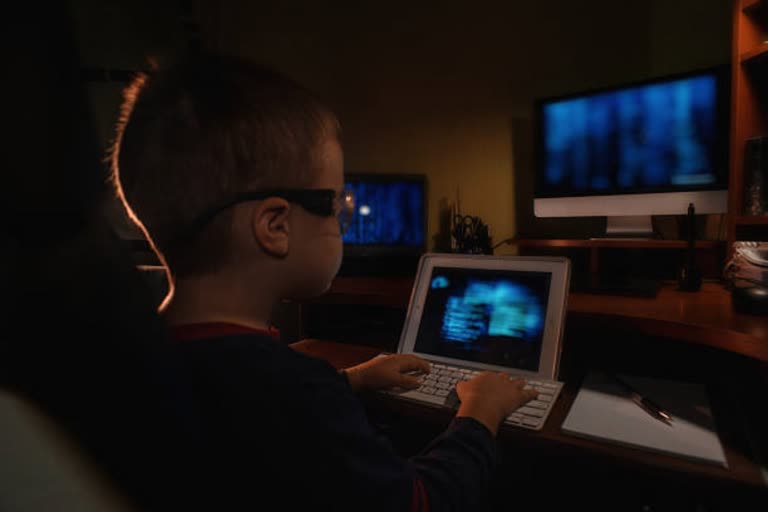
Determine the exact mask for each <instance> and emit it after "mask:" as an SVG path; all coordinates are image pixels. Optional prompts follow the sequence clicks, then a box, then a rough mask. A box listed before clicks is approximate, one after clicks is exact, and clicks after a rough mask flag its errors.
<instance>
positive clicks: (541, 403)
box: [525, 400, 549, 409]
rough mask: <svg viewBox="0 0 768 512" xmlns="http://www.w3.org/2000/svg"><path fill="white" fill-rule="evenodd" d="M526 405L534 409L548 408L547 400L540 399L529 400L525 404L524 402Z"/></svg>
mask: <svg viewBox="0 0 768 512" xmlns="http://www.w3.org/2000/svg"><path fill="white" fill-rule="evenodd" d="M525 406H526V407H533V408H534V409H548V408H549V404H548V403H547V402H544V401H541V400H531V401H530V402H528V403H527V404H525Z"/></svg>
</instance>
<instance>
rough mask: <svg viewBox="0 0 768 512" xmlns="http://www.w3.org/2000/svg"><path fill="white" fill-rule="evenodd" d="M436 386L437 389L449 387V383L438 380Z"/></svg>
mask: <svg viewBox="0 0 768 512" xmlns="http://www.w3.org/2000/svg"><path fill="white" fill-rule="evenodd" d="M437 388H438V389H451V385H450V384H448V383H447V382H438V383H437Z"/></svg>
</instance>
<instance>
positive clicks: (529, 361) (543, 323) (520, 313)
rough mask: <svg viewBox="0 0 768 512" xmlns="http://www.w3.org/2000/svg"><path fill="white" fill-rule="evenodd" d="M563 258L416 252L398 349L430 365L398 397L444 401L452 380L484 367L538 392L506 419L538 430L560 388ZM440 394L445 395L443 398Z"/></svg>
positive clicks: (565, 281)
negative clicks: (417, 383)
mask: <svg viewBox="0 0 768 512" xmlns="http://www.w3.org/2000/svg"><path fill="white" fill-rule="evenodd" d="M569 280H570V261H569V260H568V259H567V258H552V257H516V256H482V255H477V256H476V255H456V254H426V255H424V256H423V257H422V258H421V261H420V263H419V269H418V273H417V275H416V280H415V282H414V286H413V290H412V292H411V300H410V304H409V306H408V314H407V315H406V319H405V325H404V326H403V332H402V335H401V337H400V344H399V346H398V350H397V352H398V353H399V354H415V355H418V356H420V357H422V358H424V359H426V360H428V361H429V362H430V364H431V366H432V371H431V373H430V374H429V375H426V376H421V387H420V388H418V389H416V390H411V391H405V392H403V391H394V392H393V393H394V394H395V395H397V396H399V397H401V398H403V399H408V400H415V401H418V402H423V403H427V404H432V405H436V406H440V407H451V406H453V405H455V404H452V403H451V400H452V399H455V398H456V395H455V393H451V391H452V389H453V388H454V387H455V385H456V383H457V382H458V381H459V380H462V379H464V380H468V379H470V378H472V377H473V376H474V375H476V374H477V373H479V372H482V371H486V370H491V371H500V372H505V373H508V374H510V375H512V376H515V377H523V378H525V379H526V381H527V384H528V386H529V387H534V388H536V389H537V390H538V391H539V396H538V397H537V399H535V400H533V401H532V402H529V403H528V404H526V405H525V406H523V407H521V408H519V409H518V410H517V411H515V412H514V413H512V414H511V415H510V416H509V417H507V419H506V420H505V423H506V424H510V425H515V426H520V427H524V428H529V429H533V430H540V429H541V428H543V426H544V424H545V422H546V420H547V418H548V417H549V413H550V411H551V410H552V406H553V404H554V403H555V401H556V400H557V397H558V396H559V395H560V391H561V389H562V383H561V382H558V381H557V371H558V364H559V360H560V347H561V338H562V334H563V325H564V323H565V314H566V303H567V298H568V285H569ZM446 398H448V402H447V403H446Z"/></svg>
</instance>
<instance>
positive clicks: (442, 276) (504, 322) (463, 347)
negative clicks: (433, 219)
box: [415, 268, 551, 371]
mask: <svg viewBox="0 0 768 512" xmlns="http://www.w3.org/2000/svg"><path fill="white" fill-rule="evenodd" d="M550 279H551V275H550V274H549V273H546V272H509V271H492V270H469V269H459V268H435V269H433V272H432V277H431V281H430V284H431V285H430V290H429V292H428V294H427V298H426V300H425V303H424V313H423V315H422V319H421V323H420V325H419V333H418V335H417V339H416V344H415V348H416V350H417V351H418V352H424V353H429V354H434V355H441V356H445V357H455V358H461V359H465V360H472V361H479V362H484V363H488V364H494V365H501V366H507V367H510V368H520V369H525V370H530V371H536V370H538V364H539V357H540V353H541V342H542V339H543V335H544V321H545V319H546V311H547V302H548V298H549V285H550Z"/></svg>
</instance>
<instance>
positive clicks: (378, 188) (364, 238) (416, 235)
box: [344, 174, 426, 248]
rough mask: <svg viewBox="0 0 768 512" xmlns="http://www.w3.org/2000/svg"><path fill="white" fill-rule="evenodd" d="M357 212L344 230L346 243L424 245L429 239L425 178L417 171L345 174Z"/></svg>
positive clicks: (401, 245)
mask: <svg viewBox="0 0 768 512" xmlns="http://www.w3.org/2000/svg"><path fill="white" fill-rule="evenodd" d="M345 181H346V187H347V188H348V189H351V190H352V191H353V192H354V195H355V215H354V217H353V219H352V222H351V224H350V226H349V228H348V230H347V232H346V233H345V234H344V243H345V244H346V245H347V246H388V247H412V248H422V247H423V246H424V245H425V239H426V216H425V215H426V208H425V185H424V184H425V180H424V178H423V177H422V176H418V175H389V174H382V175H356V174H349V175H347V177H346V180H345Z"/></svg>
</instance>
